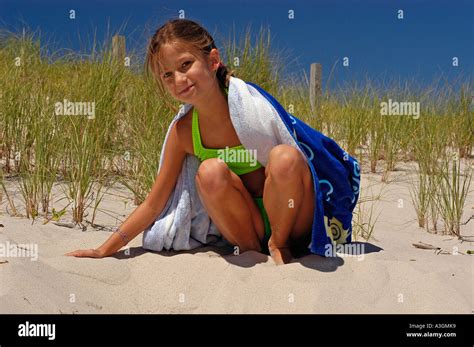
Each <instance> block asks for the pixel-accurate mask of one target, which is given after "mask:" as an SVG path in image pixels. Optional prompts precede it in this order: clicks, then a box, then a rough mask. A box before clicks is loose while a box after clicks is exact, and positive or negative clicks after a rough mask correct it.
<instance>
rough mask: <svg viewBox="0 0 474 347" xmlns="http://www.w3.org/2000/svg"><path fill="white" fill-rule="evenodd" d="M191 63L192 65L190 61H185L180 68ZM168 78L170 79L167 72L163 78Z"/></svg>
mask: <svg viewBox="0 0 474 347" xmlns="http://www.w3.org/2000/svg"><path fill="white" fill-rule="evenodd" d="M191 63H192V62H191V61H185V62H184V63H183V65H182V66H183V67H184V66H185V65H186V66H187V65H188V64H191ZM168 77H170V73H169V72H167V73H165V74H164V75H163V78H168Z"/></svg>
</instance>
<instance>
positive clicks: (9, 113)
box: [0, 29, 474, 239]
mask: <svg viewBox="0 0 474 347" xmlns="http://www.w3.org/2000/svg"><path fill="white" fill-rule="evenodd" d="M222 52H223V54H224V61H225V63H226V64H227V65H228V66H229V67H230V68H231V69H233V70H235V75H236V76H237V77H239V78H241V79H243V80H246V81H250V82H253V83H256V84H258V85H260V86H261V87H262V88H264V89H265V90H267V91H268V92H270V93H271V94H273V95H274V96H275V97H276V99H277V100H279V101H280V102H281V104H282V105H283V106H284V107H285V108H286V109H287V110H288V111H289V112H290V113H291V114H293V115H295V116H297V117H298V118H300V119H301V120H303V121H304V122H306V123H307V124H309V125H310V126H312V127H313V128H315V129H317V130H319V131H321V132H323V133H324V134H325V135H327V136H329V137H331V138H333V139H334V140H335V141H336V142H338V143H339V144H340V145H341V147H342V148H343V149H344V150H346V151H347V152H348V153H349V154H351V155H352V156H354V157H355V158H356V159H357V160H358V161H359V163H360V166H361V169H362V172H363V173H364V172H371V173H374V174H379V175H380V179H381V180H382V181H383V182H385V183H387V184H389V183H390V177H391V176H390V175H391V173H392V172H394V170H397V164H398V163H401V162H406V161H409V162H413V164H414V167H415V176H416V177H415V179H414V181H413V184H412V189H411V195H412V202H413V205H414V208H415V211H416V214H417V216H418V224H419V226H420V227H424V228H427V229H428V222H429V223H431V225H432V226H433V229H434V230H437V228H438V223H437V222H438V219H439V218H441V219H442V220H443V221H444V232H446V233H449V234H452V235H456V236H458V237H460V236H461V234H460V229H459V225H460V221H461V218H462V213H463V210H464V205H465V202H466V197H467V196H468V194H469V193H470V191H469V187H470V183H471V179H472V149H473V148H472V144H473V138H472V134H473V131H474V126H473V107H472V100H471V95H472V92H473V91H472V82H471V81H467V82H463V83H461V84H460V85H459V84H458V85H450V84H449V83H448V82H444V83H445V85H442V86H441V87H440V86H439V85H436V84H434V85H432V86H429V87H426V88H425V89H419V88H416V87H415V86H410V85H408V86H407V85H404V86H400V85H397V84H393V85H390V86H387V87H385V88H381V87H375V83H366V84H365V85H358V84H354V85H352V86H349V87H348V88H344V89H342V88H341V90H340V92H334V93H329V92H327V91H326V92H325V93H324V94H323V95H322V96H321V100H320V109H318V110H317V111H315V110H312V108H311V105H310V101H309V84H308V81H307V78H305V77H304V76H300V77H295V78H293V79H292V80H283V78H282V77H281V75H282V71H283V69H284V63H282V60H281V59H282V58H281V57H278V56H275V55H274V54H272V48H271V36H270V31H269V30H265V29H261V30H260V32H259V33H258V35H257V37H256V38H255V39H254V38H253V37H252V36H251V32H250V30H249V31H248V32H247V34H246V35H245V36H244V38H243V39H241V40H240V41H237V40H236V39H235V36H234V37H232V36H231V39H229V40H228V41H227V42H226V43H225V44H224V47H223V48H222ZM236 58H238V59H236ZM133 61H139V60H137V59H134V60H133ZM142 72H143V71H142V67H141V65H140V64H139V63H132V66H130V67H124V66H123V65H122V64H120V63H118V62H115V61H114V60H113V59H112V58H111V49H110V47H108V46H104V47H103V48H102V50H99V51H96V50H95V48H94V51H93V52H91V53H90V54H89V55H88V56H87V55H86V56H84V55H83V54H81V55H77V56H75V55H74V54H71V53H68V54H65V55H62V56H61V55H60V54H53V55H52V56H46V57H45V56H43V54H42V52H41V50H40V42H39V40H37V39H36V38H35V37H34V35H31V36H29V35H26V36H25V35H22V36H16V35H14V34H11V33H10V34H8V35H6V34H2V36H1V40H0V76H1V77H0V125H1V126H0V139H1V147H0V151H1V152H0V169H1V170H2V172H3V176H4V177H9V178H16V181H17V185H18V186H17V187H18V190H19V191H20V192H21V195H22V199H23V203H24V210H25V211H26V216H27V217H28V218H32V219H33V220H34V219H36V218H38V217H39V216H41V217H44V218H51V217H53V209H54V208H55V203H56V202H55V201H53V199H52V196H51V192H52V187H53V185H54V184H55V183H56V182H59V181H61V182H64V183H65V188H64V191H63V196H62V198H63V199H67V200H68V201H69V204H68V206H69V207H68V208H70V210H71V212H72V215H73V221H74V222H75V223H77V224H83V223H84V222H85V219H86V217H88V220H89V221H90V222H91V223H93V221H94V218H95V217H96V214H97V213H100V212H101V201H102V197H103V195H104V194H105V192H106V191H107V189H108V188H109V187H110V186H111V185H113V184H115V183H117V182H120V183H121V184H123V185H124V186H125V187H127V188H128V189H129V190H130V191H131V192H132V194H133V196H134V200H135V204H137V205H138V204H140V203H141V202H142V201H144V199H145V198H146V196H147V194H148V192H149V191H150V189H151V186H152V184H153V182H154V181H155V178H156V174H157V170H158V163H159V159H160V158H159V156H160V152H161V148H162V145H163V142H164V136H165V134H166V131H167V129H168V126H169V124H170V122H171V120H172V119H173V116H174V112H173V111H172V110H171V109H169V108H168V107H167V106H166V105H167V104H166V103H165V102H163V101H162V100H160V99H159V98H157V97H156V92H155V89H154V88H155V86H154V84H153V82H152V81H150V80H148V79H147V78H146V77H145V76H144V74H143V73H142ZM438 83H443V81H439V82H438ZM389 99H391V100H400V101H410V102H412V101H413V102H419V103H420V104H421V108H420V109H421V114H420V116H419V117H418V118H416V117H413V116H409V115H383V114H382V113H381V103H382V102H387V101H388V100H389ZM65 100H67V101H71V102H94V103H95V114H94V117H90V116H88V115H86V114H84V115H64V114H62V115H58V114H57V113H58V112H57V104H58V103H63V104H65V102H64V101H65ZM453 153H456V154H453ZM4 181H5V180H3V181H0V184H1V187H2V191H3V193H4V196H6V198H8V196H7V195H5V193H6V192H7V191H6V189H5V187H4V183H2V182H4ZM373 201H376V199H375V200H373ZM374 204H375V202H374V203H373V204H372V205H369V204H368V201H366V200H364V199H360V201H359V205H358V207H357V208H356V211H355V218H354V223H355V230H356V231H355V235H357V237H363V238H364V239H369V238H370V237H371V235H372V233H373V229H374V224H375V223H376V219H377V218H376V217H375V215H374V207H375V205H374ZM10 205H11V204H10ZM367 206H368V207H367ZM10 210H12V208H10ZM55 210H58V208H56V209H55ZM89 213H91V215H90V216H89Z"/></svg>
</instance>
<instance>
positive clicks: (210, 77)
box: [159, 44, 219, 103]
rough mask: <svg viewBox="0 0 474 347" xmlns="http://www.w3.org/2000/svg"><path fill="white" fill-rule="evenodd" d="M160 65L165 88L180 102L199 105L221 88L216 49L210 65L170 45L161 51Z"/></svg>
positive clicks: (211, 55)
mask: <svg viewBox="0 0 474 347" xmlns="http://www.w3.org/2000/svg"><path fill="white" fill-rule="evenodd" d="M159 63H160V67H161V74H160V78H161V80H162V81H163V84H164V85H165V87H166V88H167V89H168V91H169V93H170V94H171V95H172V96H173V97H174V98H175V99H177V100H179V101H183V102H187V103H195V102H196V101H197V100H198V99H200V98H202V97H203V96H205V95H207V94H208V93H209V91H212V90H213V89H214V88H216V87H218V83H217V78H216V75H215V71H216V70H217V67H218V64H219V54H218V52H217V50H216V49H213V50H212V51H211V53H210V54H209V57H208V59H207V61H206V60H205V59H204V57H202V56H201V55H199V54H193V53H192V52H190V51H188V50H182V49H180V50H178V49H176V47H175V46H174V45H170V44H166V45H163V46H162V47H161V48H160V61H159Z"/></svg>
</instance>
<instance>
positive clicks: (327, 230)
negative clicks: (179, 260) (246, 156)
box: [143, 77, 360, 256]
mask: <svg viewBox="0 0 474 347" xmlns="http://www.w3.org/2000/svg"><path fill="white" fill-rule="evenodd" d="M228 102H229V113H230V117H231V121H232V124H233V125H234V128H235V131H236V133H237V136H238V137H239V140H240V142H241V143H242V144H243V145H244V147H245V148H247V149H249V150H250V153H256V155H257V158H256V159H257V160H258V161H259V162H260V163H261V164H262V165H263V166H266V165H267V163H268V156H269V154H270V151H271V150H272V148H273V147H275V146H277V145H279V144H287V145H290V146H293V147H295V148H296V149H298V150H299V151H300V152H301V153H302V154H303V155H304V157H305V158H306V160H307V162H308V164H309V168H310V170H311V174H312V176H313V183H314V184H313V186H314V189H315V204H314V205H315V209H314V219H313V226H312V239H311V243H310V245H309V248H310V250H311V252H313V253H315V254H319V255H322V256H324V255H325V253H326V251H327V249H328V246H331V247H332V246H333V245H334V244H335V243H346V242H351V235H352V212H353V210H354V207H355V206H356V204H357V199H358V197H359V187H360V170H359V164H358V162H357V160H355V159H354V158H353V157H351V156H350V155H349V154H348V153H347V152H345V151H344V150H342V149H341V148H340V147H339V146H338V144H337V143H336V142H335V141H333V140H332V139H330V138H328V137H327V136H324V135H323V134H322V133H320V132H319V131H317V130H315V129H313V128H311V127H310V126H308V125H307V124H305V123H304V122H303V121H301V120H299V119H298V118H297V117H295V116H293V115H291V114H289V113H288V112H287V111H286V110H285V109H284V108H283V107H282V106H281V105H280V104H279V103H278V101H276V100H275V99H274V98H273V97H272V96H271V95H270V94H269V93H267V92H266V91H265V90H263V89H262V88H260V87H259V86H257V85H255V84H253V83H250V82H245V81H243V80H241V79H238V78H236V77H231V79H230V84H229V94H228ZM191 107H192V105H191V104H185V105H184V107H182V108H181V110H180V112H179V113H178V114H177V115H176V116H175V117H174V119H173V121H172V122H171V124H170V126H169V128H168V132H167V134H166V136H165V141H164V144H163V148H162V150H161V157H160V164H159V169H158V172H159V171H160V168H161V164H162V162H163V155H164V150H165V146H166V141H167V139H168V136H169V133H170V129H171V128H172V126H173V125H174V123H175V122H176V121H177V120H178V119H179V118H181V117H183V116H184V115H185V114H186V113H187V112H188V110H189V109H190V108H191ZM199 164H200V162H199V160H198V159H197V158H196V157H195V156H193V155H189V154H187V155H186V157H185V160H184V163H183V168H182V170H181V173H180V175H179V177H178V180H177V182H176V186H175V188H174V190H173V191H172V193H171V194H170V197H169V199H168V201H167V203H166V205H165V207H164V208H163V211H162V212H161V214H160V215H159V216H158V217H157V219H156V221H155V222H154V223H153V224H152V225H150V227H149V228H147V229H146V230H145V232H144V234H143V248H145V249H148V250H153V251H161V250H162V249H167V250H169V249H175V250H188V249H193V248H196V247H199V246H202V245H204V244H210V243H216V242H218V241H219V240H220V233H219V231H218V229H217V227H216V225H215V224H214V223H213V222H212V220H211V219H210V218H209V215H208V214H207V212H206V210H205V209H204V206H203V205H202V203H201V200H200V198H199V195H198V193H197V190H196V187H195V181H194V179H195V176H196V173H197V170H198V167H199Z"/></svg>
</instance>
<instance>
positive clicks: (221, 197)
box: [196, 158, 264, 252]
mask: <svg viewBox="0 0 474 347" xmlns="http://www.w3.org/2000/svg"><path fill="white" fill-rule="evenodd" d="M196 187H197V190H198V193H199V196H200V198H201V201H202V203H203V205H204V207H205V208H206V211H207V213H208V214H209V216H210V217H211V219H212V221H213V222H214V223H215V224H216V226H217V228H218V229H219V231H220V232H221V233H222V236H223V237H224V238H225V239H226V240H227V241H229V242H230V243H232V244H233V245H236V246H238V247H239V250H240V252H245V251H248V250H255V251H259V252H260V251H261V245H260V242H261V240H263V237H264V224H263V220H262V216H261V215H260V211H259V209H258V206H257V205H256V203H255V201H253V199H252V196H251V195H250V193H249V192H248V191H247V189H246V188H245V186H244V184H243V183H242V181H241V180H240V178H239V176H238V175H236V174H235V173H234V172H232V171H231V170H230V169H229V167H228V166H227V164H225V163H224V162H222V161H220V160H218V159H217V158H211V159H207V160H204V161H203V162H202V163H201V165H200V166H199V169H198V172H197V175H196Z"/></svg>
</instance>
